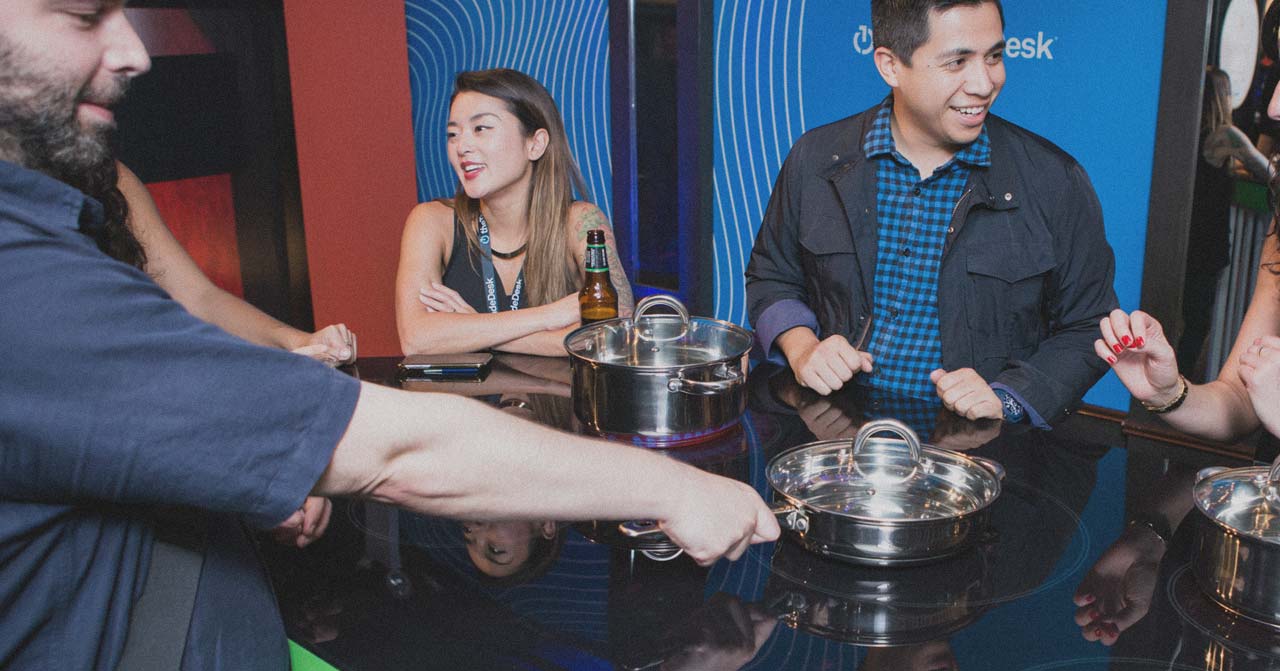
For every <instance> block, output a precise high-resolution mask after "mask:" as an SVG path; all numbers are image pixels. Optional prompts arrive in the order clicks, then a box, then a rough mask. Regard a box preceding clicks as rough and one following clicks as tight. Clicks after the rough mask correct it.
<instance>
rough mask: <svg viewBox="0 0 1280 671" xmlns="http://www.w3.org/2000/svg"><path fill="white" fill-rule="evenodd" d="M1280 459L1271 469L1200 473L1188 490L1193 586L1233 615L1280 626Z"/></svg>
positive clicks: (1217, 470) (1215, 470)
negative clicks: (1195, 513)
mask: <svg viewBox="0 0 1280 671" xmlns="http://www.w3.org/2000/svg"><path fill="white" fill-rule="evenodd" d="M1278 485H1280V458H1277V459H1276V462H1275V463H1274V464H1272V465H1271V467H1270V468H1267V467H1265V466H1255V467H1250V468H1233V469H1220V468H1211V469H1205V470H1203V471H1201V472H1200V473H1199V475H1198V476H1197V481H1196V484H1195V487H1194V488H1193V490H1192V493H1193V497H1194V499H1195V504H1196V509H1197V510H1199V512H1200V517H1199V518H1198V519H1197V520H1196V525H1197V526H1196V528H1195V534H1196V541H1195V542H1196V557H1195V561H1193V562H1192V567H1193V571H1194V573H1195V578H1196V583H1197V584H1198V585H1199V586H1200V589H1201V590H1202V591H1203V592H1204V593H1205V594H1207V595H1208V596H1209V598H1211V599H1213V600H1214V601H1217V602H1218V603H1219V604H1220V605H1222V606H1223V607H1225V608H1227V609H1228V610H1231V611H1233V612H1235V613H1237V614H1240V615H1243V616H1245V617H1248V618H1250V619H1254V620H1258V621H1260V622H1263V623H1266V624H1269V625H1272V626H1280V498H1278V497H1280V490H1277V486H1278Z"/></svg>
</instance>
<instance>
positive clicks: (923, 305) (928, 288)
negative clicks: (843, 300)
mask: <svg viewBox="0 0 1280 671" xmlns="http://www.w3.org/2000/svg"><path fill="white" fill-rule="evenodd" d="M892 113H893V101H892V99H889V100H886V101H885V103H884V104H883V105H882V106H881V107H880V111H879V112H878V113H877V114H876V118H875V121H874V122H873V123H872V126H871V130H870V132H869V133H867V138H866V141H865V142H864V144H863V150H864V151H865V152H866V155H867V157H868V158H869V159H874V160H875V161H876V188H877V191H878V193H877V196H876V207H877V208H878V210H879V220H878V221H877V234H878V236H879V248H878V250H877V254H876V280H875V303H874V307H873V313H872V315H873V316H872V318H873V331H872V334H871V340H870V343H869V344H868V345H867V347H866V349H867V351H868V352H870V353H871V354H872V356H874V357H875V371H874V372H873V373H872V374H871V375H870V376H869V379H868V380H866V383H869V384H870V385H871V386H872V387H874V388H877V389H883V390H886V391H892V392H894V393H897V394H903V395H907V396H915V397H917V398H933V397H935V396H936V395H937V394H936V392H935V391H934V388H933V383H932V382H930V381H929V373H930V372H931V371H933V370H934V369H936V368H940V367H941V366H942V345H941V341H940V336H939V333H940V331H939V328H938V267H939V266H940V265H941V263H942V247H943V244H944V243H945V242H946V238H947V229H948V227H949V226H950V225H951V214H952V211H953V210H954V209H955V206H956V204H957V203H958V202H959V201H960V198H961V196H963V195H964V187H965V183H966V182H967V181H968V179H969V170H970V169H971V168H972V167H974V166H980V167H987V166H990V165H991V142H990V140H989V139H988V137H987V131H986V129H985V128H984V129H983V131H982V134H981V135H979V136H978V139H977V140H976V141H974V142H973V143H972V144H970V145H969V146H967V147H965V148H964V149H962V150H961V151H960V152H959V153H957V154H956V155H955V156H954V157H952V159H951V160H950V161H947V162H946V163H945V164H943V165H942V166H941V167H940V168H938V169H937V170H935V171H934V173H933V174H932V175H930V176H929V177H928V178H927V179H924V180H921V179H920V172H919V170H917V169H916V168H915V167H914V166H912V165H911V162H910V161H908V160H907V159H906V158H905V157H904V156H903V155H902V154H900V153H898V151H897V149H895V148H894V144H893V132H892V130H891V127H890V117H891V115H892Z"/></svg>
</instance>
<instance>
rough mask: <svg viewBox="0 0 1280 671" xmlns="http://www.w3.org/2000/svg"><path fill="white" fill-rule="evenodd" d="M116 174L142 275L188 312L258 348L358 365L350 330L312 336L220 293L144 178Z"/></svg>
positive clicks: (339, 327)
mask: <svg viewBox="0 0 1280 671" xmlns="http://www.w3.org/2000/svg"><path fill="white" fill-rule="evenodd" d="M116 168H117V171H118V172H119V178H118V180H117V183H116V186H117V188H119V190H120V193H121V194H123V196H124V199H125V201H126V203H127V204H128V208H129V220H128V224H129V230H130V232H131V233H132V234H133V236H134V237H135V238H137V240H138V244H139V246H140V251H141V254H142V260H143V265H142V270H143V272H145V273H147V274H148V275H150V276H151V277H152V279H154V280H155V281H156V284H159V285H160V288H161V289H164V290H165V291H167V292H169V295H170V296H173V299H174V300H176V301H178V302H179V303H181V304H182V307H184V308H186V309H187V311H188V312H190V313H191V314H193V315H195V316H197V317H199V318H201V319H203V320H205V321H207V322H209V323H210V324H213V325H214V326H217V327H219V328H221V329H222V330H224V331H226V332H227V333H230V334H231V335H235V336H239V337H241V338H244V339H245V340H248V341H249V342H251V343H255V344H258V345H263V346H265V347H278V348H280V349H285V350H290V351H292V352H295V353H297V354H303V355H306V356H310V357H312V358H314V359H318V360H320V361H323V362H325V363H327V364H330V365H343V364H349V363H352V362H354V361H355V360H356V335H355V334H354V333H352V332H351V331H350V329H348V328H347V327H346V325H345V324H333V325H330V326H326V327H324V328H322V329H320V330H318V331H316V332H315V333H306V332H305V331H300V330H298V329H296V328H293V327H292V326H289V325H288V324H285V323H283V322H280V321H279V320H277V319H275V318H273V317H271V316H270V315H268V314H266V313H265V312H263V311H261V310H259V309H258V308H256V307H254V306H252V305H250V304H249V303H247V302H245V301H243V300H241V299H239V298H237V297H235V296H233V295H231V294H229V293H227V292H226V291H223V290H222V289H220V288H218V287H217V286H216V285H215V284H214V283H213V282H211V281H210V280H209V278H208V277H207V276H206V275H205V274H204V273H203V272H202V271H201V270H200V267H199V266H197V265H196V263H195V261H193V260H192V259H191V256H190V255H189V254H187V251H186V250H185V249H183V248H182V245H181V244H179V243H178V241H177V239H175V238H174V237H173V233H171V232H170V231H169V227H168V226H166V225H165V223H164V219H163V218H162V217H161V216H160V211H159V210H157V209H156V203H155V201H154V200H153V199H152V198H151V194H150V192H148V191H147V187H146V186H145V185H144V184H143V183H142V181H141V180H139V179H138V176H137V175H135V174H133V171H132V170H129V168H128V167H126V166H125V165H124V164H123V163H118V162H117V163H116ZM120 260H122V261H125V262H126V263H127V262H130V261H129V259H120Z"/></svg>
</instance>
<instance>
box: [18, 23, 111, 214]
mask: <svg viewBox="0 0 1280 671" xmlns="http://www.w3.org/2000/svg"><path fill="white" fill-rule="evenodd" d="M24 60H25V59H24V56H23V54H22V53H21V52H20V51H19V50H18V49H16V48H14V47H12V46H10V45H7V44H5V43H4V42H3V41H0V157H3V158H6V159H8V160H10V161H14V162H16V163H19V164H20V165H22V166H24V167H26V168H30V169H32V170H37V171H39V172H43V173H45V174H47V175H49V176H50V177H53V178H55V179H58V180H60V181H63V182H66V183H68V184H71V185H72V186H76V187H78V188H80V189H81V190H82V191H85V192H87V193H93V192H94V191H97V190H98V189H100V188H102V187H103V186H104V185H103V184H102V183H101V182H102V181H103V180H104V179H105V178H106V177H107V176H106V175H105V174H104V172H106V171H107V169H108V168H110V170H109V172H110V173H111V179H112V180H114V177H115V170H114V158H113V157H112V152H111V142H110V137H111V132H112V131H113V130H114V128H115V127H114V124H105V123H104V124H100V125H96V126H94V127H92V128H85V127H83V126H82V125H81V124H80V120H79V119H78V117H77V108H78V106H79V103H80V102H81V101H84V100H92V101H95V102H98V101H101V102H102V103H103V104H109V103H111V102H114V101H117V100H119V99H120V98H121V97H122V96H123V95H124V90H125V88H127V86H128V79H127V78H126V77H119V78H117V79H116V80H115V81H113V82H112V84H111V85H110V88H109V90H106V91H94V90H92V89H90V87H89V84H84V85H83V86H76V85H74V84H65V83H62V82H58V81H56V80H53V79H52V78H51V77H42V76H40V75H39V74H37V73H36V72H34V71H33V70H32V69H31V67H30V66H29V65H27V64H26V63H24V62H23V61H24ZM95 187H96V188H95Z"/></svg>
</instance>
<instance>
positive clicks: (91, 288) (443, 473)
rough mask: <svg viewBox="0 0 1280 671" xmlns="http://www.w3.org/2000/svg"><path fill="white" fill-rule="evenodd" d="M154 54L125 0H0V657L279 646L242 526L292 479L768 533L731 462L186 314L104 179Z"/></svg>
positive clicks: (68, 658)
mask: <svg viewBox="0 0 1280 671" xmlns="http://www.w3.org/2000/svg"><path fill="white" fill-rule="evenodd" d="M149 66H150V61H149V59H148V57H147V54H146V51H145V49H144V48H143V46H142V44H141V42H140V41H139V40H138V37H137V35H136V34H135V33H134V32H133V29H132V28H131V27H130V26H129V24H128V22H127V20H126V19H125V16H124V9H123V4H122V2H121V1H120V0H3V1H2V2H0V350H3V352H4V356H5V363H4V367H3V372H0V604H3V608H0V668H4V669H6V670H26V669H40V670H44V669H52V668H69V669H95V670H102V671H106V670H109V669H116V668H124V669H129V670H130V671H138V670H149V669H162V670H164V671H172V669H184V670H186V671H192V670H204V669H237V670H240V669H286V668H288V666H289V657H288V651H287V644H286V639H285V635H284V627H283V623H282V622H281V621H280V616H279V613H278V611H277V608H276V604H275V602H274V599H273V597H272V594H271V589H270V583H269V582H268V580H267V577H266V575H265V574H264V572H263V571H262V568H261V566H259V565H258V563H257V560H256V558H255V552H254V548H253V546H252V542H251V539H250V538H249V536H248V535H247V534H246V531H245V526H246V524H251V525H253V526H257V527H260V528H267V527H270V526H272V525H273V524H276V523H279V522H280V521H281V520H284V519H286V518H287V517H289V516H290V515H291V514H292V513H293V512H294V511H296V510H297V509H298V508H299V506H300V505H301V504H302V501H303V500H304V499H305V498H306V497H307V496H308V495H309V494H313V495H317V496H333V495H349V496H364V497H370V498H375V499H377V500H380V501H384V502H388V503H392V504H394V505H399V506H401V507H404V508H408V509H410V510H413V511H416V512H420V513H425V514H430V515H443V516H451V517H458V518H463V519H472V520H492V519H528V520H545V519H557V520H566V521H568V520H583V519H595V518H608V519H646V518H651V519H657V520H659V523H660V524H661V525H662V527H663V529H664V530H665V531H666V532H667V534H668V535H669V536H670V537H671V538H672V539H673V540H675V542H676V543H678V544H680V545H681V546H682V547H683V548H684V549H685V550H686V552H687V553H688V554H689V555H690V556H692V557H694V558H695V559H696V560H697V561H699V562H701V563H704V564H706V563H710V562H712V561H714V560H716V559H717V558H719V557H720V556H728V557H730V558H737V557H739V556H741V554H742V553H743V552H744V551H745V550H746V548H747V546H748V545H749V544H750V543H752V542H760V541H764V540H772V539H773V538H776V537H777V535H778V527H777V524H776V522H775V521H774V518H773V515H772V514H771V513H770V512H769V510H768V508H767V507H766V506H765V505H764V503H763V502H762V501H761V500H760V498H759V496H758V495H757V494H756V493H755V491H754V490H752V489H751V488H750V487H748V486H746V485H744V484H743V483H739V482H733V481H730V480H727V479H725V478H720V477H718V476H714V475H711V474H709V473H705V472H702V471H698V470H697V469H694V468H692V467H689V466H685V465H683V464H680V463H679V462H677V461H676V460H674V459H667V458H665V457H662V456H658V455H654V454H650V453H648V452H645V451H642V450H636V449H632V448H627V447H622V446H619V445H610V444H607V443H604V442H602V441H592V440H587V439H585V438H582V437H580V436H570V435H566V434H563V433H560V432H557V431H553V430H550V429H548V428H545V427H539V426H537V425H534V424H530V423H528V422H523V421H521V420H518V419H515V418H513V417H511V416H510V415H506V414H504V413H501V412H499V411H497V410H495V409H492V408H488V407H486V406H484V405H482V404H479V403H477V402H474V401H470V400H467V399H463V398H460V397H455V396H449V395H443V394H426V393H409V392H403V391H398V390H391V389H386V388H382V387H377V386H375V385H367V384H362V383H360V382H359V381H357V380H355V379H353V378H351V377H349V376H347V375H344V374H342V373H340V372H337V371H335V370H333V369H332V368H330V367H328V366H326V365H324V364H322V363H320V362H316V361H312V360H310V359H307V358H304V357H300V356H296V355H293V354H290V353H288V352H285V351H282V350H278V349H271V348H266V347H260V346H256V345H252V344H250V343H248V342H246V341H244V340H240V339H238V338H235V337H233V336H231V335H229V334H228V333H226V332H225V331H222V330H220V329H217V328H215V327H213V326H211V325H210V324H208V323H205V322H202V321H200V320H198V319H196V318H195V317H193V316H192V315H191V314H190V313H188V312H187V311H186V310H184V309H183V308H182V307H181V306H180V305H179V304H178V303H177V302H175V301H174V300H172V299H171V298H170V297H169V295H168V294H166V293H165V292H164V291H163V290H161V289H160V288H159V286H157V285H156V284H155V283H154V282H153V281H152V280H151V279H150V278H149V277H147V276H146V274H144V273H143V272H141V271H140V270H139V269H138V266H140V265H141V263H140V260H139V259H140V257H139V256H138V255H140V254H141V250H138V249H132V251H131V247H130V246H131V245H132V246H136V244H137V243H136V242H132V241H131V238H129V237H128V236H127V233H128V231H127V230H122V229H123V227H124V219H125V216H124V208H123V207H122V203H116V202H112V201H111V198H112V193H113V189H112V188H111V187H112V186H113V185H114V184H115V181H116V180H115V174H114V173H115V168H114V165H115V164H114V162H113V161H112V159H111V156H110V152H109V150H108V143H107V134H108V132H109V131H110V130H111V128H112V126H113V125H114V120H113V117H112V113H111V111H110V106H111V104H112V103H114V102H115V101H117V100H118V99H119V98H120V97H121V96H122V95H123V94H124V90H125V88H126V87H127V86H126V85H127V82H128V81H129V80H130V79H132V78H133V77H136V76H138V75H140V74H142V73H144V72H146V71H147V69H148V68H149ZM93 195H99V196H100V197H102V198H104V199H106V200H107V202H106V203H103V202H100V201H99V200H98V199H97V198H94V197H91V196H93ZM103 249H106V250H107V251H109V252H110V256H109V255H108V254H104V253H103V251H102V250H103ZM131 253H132V254H133V255H134V256H133V258H132V259H131V258H130V254H131ZM120 258H123V259H126V260H127V261H129V262H126V263H121V262H120V261H119V260H117V259H120ZM175 507H176V508H179V510H180V512H179V513H178V514H177V515H174V514H173V511H174V509H175Z"/></svg>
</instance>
